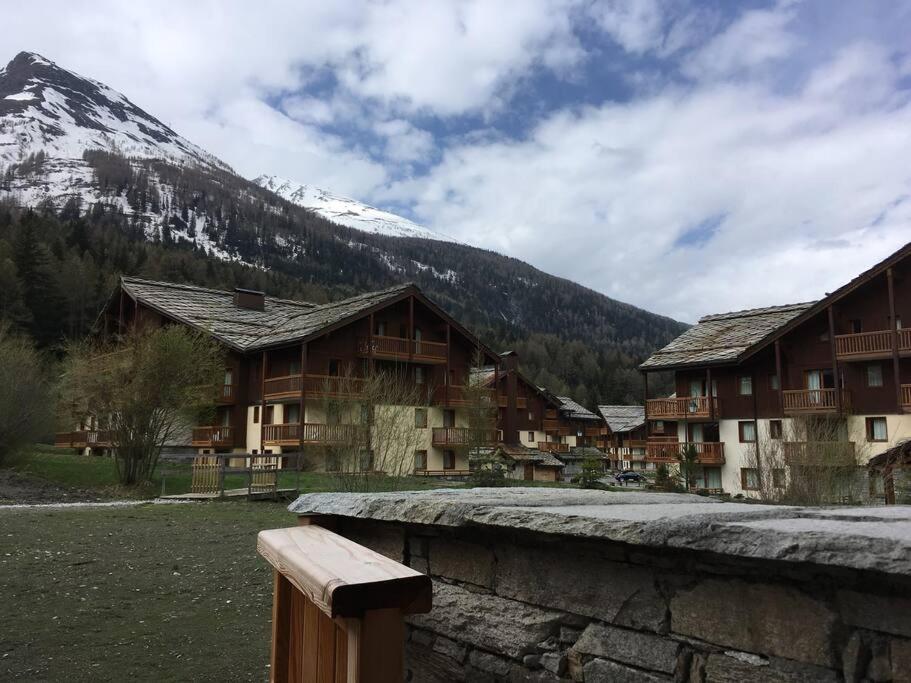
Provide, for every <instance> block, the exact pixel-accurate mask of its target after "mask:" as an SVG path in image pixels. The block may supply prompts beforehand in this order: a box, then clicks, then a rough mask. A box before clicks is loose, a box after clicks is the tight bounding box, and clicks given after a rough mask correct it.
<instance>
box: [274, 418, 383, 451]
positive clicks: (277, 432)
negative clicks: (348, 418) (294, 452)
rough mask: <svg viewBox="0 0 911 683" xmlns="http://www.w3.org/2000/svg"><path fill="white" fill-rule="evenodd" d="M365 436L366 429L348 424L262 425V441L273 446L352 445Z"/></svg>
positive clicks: (362, 426)
mask: <svg viewBox="0 0 911 683" xmlns="http://www.w3.org/2000/svg"><path fill="white" fill-rule="evenodd" d="M366 436H367V427H366V426H364V425H350V424H337V425H329V424H320V423H316V422H305V423H304V424H303V425H301V424H299V423H296V422H294V423H284V424H271V425H263V441H264V442H265V443H266V444H267V445H273V446H296V445H297V444H298V443H303V444H340V443H344V444H352V445H356V444H357V443H359V442H360V441H362V440H364V439H365V438H366Z"/></svg>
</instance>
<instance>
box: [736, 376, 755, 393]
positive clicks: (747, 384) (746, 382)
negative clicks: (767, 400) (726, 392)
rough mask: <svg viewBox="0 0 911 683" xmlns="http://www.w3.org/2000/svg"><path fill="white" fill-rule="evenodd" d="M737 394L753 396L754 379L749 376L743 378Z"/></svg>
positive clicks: (739, 382) (738, 384) (739, 383)
mask: <svg viewBox="0 0 911 683" xmlns="http://www.w3.org/2000/svg"><path fill="white" fill-rule="evenodd" d="M737 393H738V394H740V395H741V396H752V395H753V378H752V377H749V376H746V377H741V378H740V380H739V381H738V383H737Z"/></svg>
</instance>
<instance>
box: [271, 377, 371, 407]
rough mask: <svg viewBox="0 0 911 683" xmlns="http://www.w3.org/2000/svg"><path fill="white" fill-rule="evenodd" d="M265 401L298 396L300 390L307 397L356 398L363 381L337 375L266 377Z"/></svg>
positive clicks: (361, 389)
mask: <svg viewBox="0 0 911 683" xmlns="http://www.w3.org/2000/svg"><path fill="white" fill-rule="evenodd" d="M263 387H264V389H265V394H266V400H273V401H274V400H279V399H283V398H295V397H297V396H300V394H301V388H303V389H304V391H305V392H306V393H307V395H308V396H322V397H328V398H357V397H358V396H360V395H361V394H362V393H363V391H364V380H363V379H361V378H359V377H343V376H338V375H285V376H284V377H267V378H266V381H265V382H264V383H263Z"/></svg>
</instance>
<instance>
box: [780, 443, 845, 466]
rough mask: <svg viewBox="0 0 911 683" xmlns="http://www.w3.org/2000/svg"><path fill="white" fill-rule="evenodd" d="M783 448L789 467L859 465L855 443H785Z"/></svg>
mask: <svg viewBox="0 0 911 683" xmlns="http://www.w3.org/2000/svg"><path fill="white" fill-rule="evenodd" d="M782 447H783V450H784V459H785V462H786V463H787V464H788V465H804V466H806V465H814V466H819V465H843V466H851V465H856V464H857V457H856V456H855V450H854V442H853V441H811V442H806V441H785V442H783V443H782Z"/></svg>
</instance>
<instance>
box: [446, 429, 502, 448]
mask: <svg viewBox="0 0 911 683" xmlns="http://www.w3.org/2000/svg"><path fill="white" fill-rule="evenodd" d="M499 437H500V432H499V431H498V430H496V429H471V428H469V427H434V428H433V445H434V446H469V445H482V446H492V445H493V444H495V443H496V442H497V441H499Z"/></svg>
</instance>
